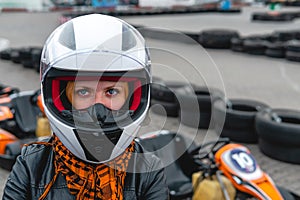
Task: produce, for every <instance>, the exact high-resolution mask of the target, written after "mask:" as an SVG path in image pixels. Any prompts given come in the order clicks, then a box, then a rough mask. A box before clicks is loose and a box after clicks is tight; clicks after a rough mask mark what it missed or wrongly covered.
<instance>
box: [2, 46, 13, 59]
mask: <svg viewBox="0 0 300 200" xmlns="http://www.w3.org/2000/svg"><path fill="white" fill-rule="evenodd" d="M10 52H11V49H5V50H2V51H1V52H0V58H1V59H2V60H10V59H11V57H10Z"/></svg>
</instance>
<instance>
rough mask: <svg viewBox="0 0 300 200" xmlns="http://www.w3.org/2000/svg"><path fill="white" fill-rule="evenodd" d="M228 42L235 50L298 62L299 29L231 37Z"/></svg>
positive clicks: (299, 47)
mask: <svg viewBox="0 0 300 200" xmlns="http://www.w3.org/2000/svg"><path fill="white" fill-rule="evenodd" d="M230 42H231V47H230V49H231V50H232V51H235V52H244V53H248V54H252V55H265V56H268V57H272V58H285V59H287V60H290V61H297V62H300V55H299V52H300V31H295V30H292V31H275V32H274V33H273V34H270V35H252V36H247V37H238V38H232V39H231V41H230Z"/></svg>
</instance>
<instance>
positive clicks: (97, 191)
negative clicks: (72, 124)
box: [39, 135, 134, 200]
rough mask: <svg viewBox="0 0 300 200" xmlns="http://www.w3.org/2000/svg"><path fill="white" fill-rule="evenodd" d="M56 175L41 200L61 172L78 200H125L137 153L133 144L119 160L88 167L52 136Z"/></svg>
mask: <svg viewBox="0 0 300 200" xmlns="http://www.w3.org/2000/svg"><path fill="white" fill-rule="evenodd" d="M53 137H54V140H53V143H52V146H53V149H54V153H55V159H54V166H55V175H54V177H53V179H52V180H51V181H50V183H49V184H47V185H46V188H45V191H44V193H43V194H42V196H41V197H40V198H39V200H43V199H44V198H45V197H46V196H47V194H48V192H49V191H50V189H51V187H52V185H53V184H54V182H55V180H56V178H57V176H58V174H59V172H60V173H62V174H63V176H64V177H65V178H66V181H67V186H68V188H69V191H70V193H71V194H72V195H75V196H76V200H87V199H101V200H122V199H123V186H124V180H125V176H126V169H127V166H128V162H129V160H130V157H131V153H130V152H133V151H134V142H132V143H131V144H130V145H129V147H128V148H127V149H126V151H125V152H124V153H123V154H121V155H120V156H119V157H117V158H115V159H114V160H113V161H110V162H108V163H105V164H97V165H96V164H89V163H86V162H83V161H82V160H80V159H78V158H77V157H75V156H74V155H73V154H72V153H71V152H70V151H69V150H68V149H67V148H66V147H65V146H64V145H63V144H62V142H61V141H60V140H59V139H58V137H57V136H55V135H54V136H53Z"/></svg>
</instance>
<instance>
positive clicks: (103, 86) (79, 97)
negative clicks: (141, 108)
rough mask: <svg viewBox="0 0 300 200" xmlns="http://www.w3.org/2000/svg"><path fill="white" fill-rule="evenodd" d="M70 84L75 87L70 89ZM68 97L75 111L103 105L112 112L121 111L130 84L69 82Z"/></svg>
mask: <svg viewBox="0 0 300 200" xmlns="http://www.w3.org/2000/svg"><path fill="white" fill-rule="evenodd" d="M69 84H73V85H72V86H71V87H70V85H69ZM68 90H72V91H68ZM68 94H69V95H68ZM70 94H71V95H72V96H71V97H70ZM67 96H68V99H69V100H70V102H72V105H73V107H74V108H75V109H85V108H88V107H90V106H92V105H94V104H96V103H101V104H103V105H104V106H106V107H107V108H110V109H111V110H119V109H120V108H121V107H122V106H123V105H124V103H125V102H126V100H127V97H128V83H127V82H112V81H96V80H95V81H76V82H69V83H68V86H67Z"/></svg>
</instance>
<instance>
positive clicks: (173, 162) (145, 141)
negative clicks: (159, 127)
mask: <svg viewBox="0 0 300 200" xmlns="http://www.w3.org/2000/svg"><path fill="white" fill-rule="evenodd" d="M139 141H140V143H141V144H142V146H143V147H144V148H145V149H146V151H149V152H154V154H155V155H157V156H158V157H159V158H160V159H161V160H162V163H163V165H164V166H165V174H166V178H167V185H168V186H169V191H170V199H171V200H177V199H184V198H188V197H192V195H193V187H192V180H191V179H192V178H191V177H192V173H193V172H195V171H196V167H197V166H196V164H195V163H194V162H193V160H192V158H191V157H190V156H189V154H188V150H187V145H186V141H185V140H184V138H183V137H182V136H181V135H179V134H176V133H174V132H169V131H167V132H166V131H161V132H160V133H159V132H158V134H155V136H153V135H152V136H150V137H143V138H139Z"/></svg>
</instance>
